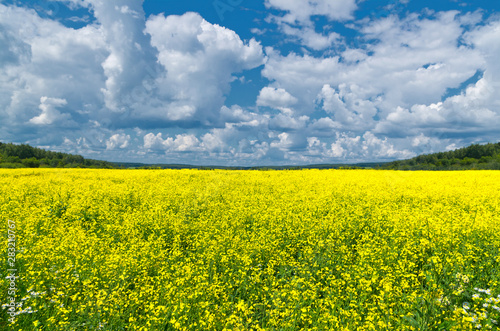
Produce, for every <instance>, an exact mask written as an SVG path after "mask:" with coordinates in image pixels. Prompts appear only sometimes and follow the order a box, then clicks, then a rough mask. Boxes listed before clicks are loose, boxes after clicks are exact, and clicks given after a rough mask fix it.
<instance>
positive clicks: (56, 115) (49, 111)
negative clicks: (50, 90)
mask: <svg viewBox="0 0 500 331" xmlns="http://www.w3.org/2000/svg"><path fill="white" fill-rule="evenodd" d="M67 104H68V102H67V101H66V100H65V99H58V98H48V97H42V98H41V99H40V106H38V108H40V110H41V111H42V113H41V114H40V115H38V116H36V117H33V118H32V119H30V123H33V124H36V125H49V124H52V123H54V122H60V121H63V120H66V119H69V118H70V117H71V116H70V115H69V114H61V113H60V112H59V111H58V110H57V108H59V107H62V106H65V105H67Z"/></svg>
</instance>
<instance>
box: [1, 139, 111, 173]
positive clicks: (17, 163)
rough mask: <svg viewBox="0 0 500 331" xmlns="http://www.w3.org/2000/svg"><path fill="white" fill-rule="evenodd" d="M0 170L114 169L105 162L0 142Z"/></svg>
mask: <svg viewBox="0 0 500 331" xmlns="http://www.w3.org/2000/svg"><path fill="white" fill-rule="evenodd" d="M0 168H115V166H114V164H113V163H111V162H106V161H99V160H92V159H85V158H84V157H83V156H81V155H73V154H67V153H61V152H51V151H46V150H44V149H41V148H36V147H32V146H30V145H26V144H21V145H16V144H12V143H7V144H6V143H1V142H0Z"/></svg>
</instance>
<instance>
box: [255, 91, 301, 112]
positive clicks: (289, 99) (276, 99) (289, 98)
mask: <svg viewBox="0 0 500 331" xmlns="http://www.w3.org/2000/svg"><path fill="white" fill-rule="evenodd" d="M296 103H297V98H295V97H294V96H293V95H291V94H290V93H288V92H287V91H286V90H285V89H282V88H274V87H269V86H266V87H264V88H262V90H260V92H259V95H258V97H257V105H258V106H267V107H272V108H276V109H282V108H289V107H291V106H293V105H295V104H296Z"/></svg>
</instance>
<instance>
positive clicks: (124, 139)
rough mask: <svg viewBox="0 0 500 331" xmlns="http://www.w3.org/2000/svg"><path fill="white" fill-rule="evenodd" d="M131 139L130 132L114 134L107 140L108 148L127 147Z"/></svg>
mask: <svg viewBox="0 0 500 331" xmlns="http://www.w3.org/2000/svg"><path fill="white" fill-rule="evenodd" d="M129 141H130V136H129V135H128V134H124V133H117V134H114V135H112V136H111V137H110V138H109V139H108V140H107V141H106V149H115V148H117V147H118V148H122V149H123V148H127V146H128V144H129Z"/></svg>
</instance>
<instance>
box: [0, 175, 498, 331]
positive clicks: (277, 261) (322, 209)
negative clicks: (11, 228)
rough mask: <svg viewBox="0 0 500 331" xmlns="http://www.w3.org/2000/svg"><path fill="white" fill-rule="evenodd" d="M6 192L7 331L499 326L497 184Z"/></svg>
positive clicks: (456, 178) (312, 181) (247, 183)
mask: <svg viewBox="0 0 500 331" xmlns="http://www.w3.org/2000/svg"><path fill="white" fill-rule="evenodd" d="M0 192H1V194H0V220H1V222H2V224H4V225H3V229H2V230H1V233H2V241H3V246H2V247H4V249H3V250H2V251H3V252H4V256H5V257H7V253H6V252H7V222H8V220H12V221H15V222H16V240H17V241H16V262H15V263H16V264H15V267H16V270H17V275H18V276H19V279H17V283H16V284H17V292H16V305H17V306H16V319H15V322H14V323H11V322H9V321H8V320H9V315H8V314H7V310H6V309H5V307H4V309H0V318H1V320H0V329H7V328H8V327H10V328H11V329H12V330H423V329H426V330H444V329H446V330H469V329H470V330H473V329H476V328H477V327H478V325H479V326H484V327H485V328H493V329H494V328H497V327H498V325H497V324H496V323H498V322H497V320H500V318H498V315H495V316H493V315H492V316H493V317H492V318H489V317H488V316H489V315H488V314H490V315H491V314H496V312H497V311H498V310H497V308H498V306H500V303H499V300H500V299H497V298H498V295H499V294H500V292H499V291H500V286H499V285H500V269H499V265H500V256H499V248H500V231H498V229H500V172H495V171H467V172H464V171H455V172H397V171H379V170H294V171H225V170H203V171H202V170H88V169H87V170H85V169H36V170H32V169H19V170H9V169H5V170H2V169H0ZM8 268H10V267H8V266H7V265H5V263H4V264H3V265H2V268H1V269H0V272H1V278H0V304H5V303H6V302H7V293H8V287H9V280H8V279H6V276H7V274H8V271H7V269H8ZM475 289H476V290H475ZM478 289H484V290H481V291H488V292H484V293H483V292H478ZM486 289H487V290H486ZM486 293H487V294H486ZM480 296H482V297H480ZM481 298H482V299H481Z"/></svg>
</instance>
